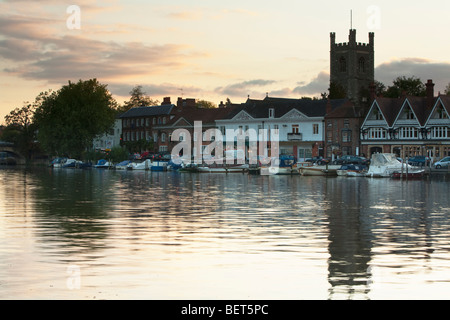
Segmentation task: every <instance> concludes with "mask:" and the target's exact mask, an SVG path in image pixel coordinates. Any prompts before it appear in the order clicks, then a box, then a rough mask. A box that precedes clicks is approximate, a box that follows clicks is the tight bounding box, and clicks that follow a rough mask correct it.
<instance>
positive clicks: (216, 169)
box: [197, 164, 249, 173]
mask: <svg viewBox="0 0 450 320" xmlns="http://www.w3.org/2000/svg"><path fill="white" fill-rule="evenodd" d="M248 168H249V166H248V164H243V165H223V166H221V165H211V166H198V167H197V171H198V172H208V173H244V172H247V171H248Z"/></svg>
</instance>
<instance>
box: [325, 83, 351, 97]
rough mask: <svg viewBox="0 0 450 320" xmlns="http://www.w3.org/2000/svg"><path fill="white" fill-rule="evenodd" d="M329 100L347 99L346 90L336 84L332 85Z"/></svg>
mask: <svg viewBox="0 0 450 320" xmlns="http://www.w3.org/2000/svg"><path fill="white" fill-rule="evenodd" d="M328 92H329V94H328V98H330V99H344V98H346V97H347V92H346V91H345V88H344V87H343V86H342V85H340V84H339V83H336V82H331V83H330V88H329V89H328Z"/></svg>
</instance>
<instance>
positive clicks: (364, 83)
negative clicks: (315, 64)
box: [330, 29, 375, 105]
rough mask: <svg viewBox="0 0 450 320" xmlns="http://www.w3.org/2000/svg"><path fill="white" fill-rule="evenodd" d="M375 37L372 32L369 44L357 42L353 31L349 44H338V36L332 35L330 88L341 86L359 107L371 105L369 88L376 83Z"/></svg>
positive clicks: (351, 31) (352, 30)
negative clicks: (332, 85) (335, 85)
mask: <svg viewBox="0 0 450 320" xmlns="http://www.w3.org/2000/svg"><path fill="white" fill-rule="evenodd" d="M374 37H375V35H374V33H373V32H370V33H369V43H360V42H356V30H354V29H351V30H350V35H349V42H346V43H336V34H335V33H334V32H332V33H331V34H330V41H331V44H330V87H331V84H337V85H339V86H341V87H342V88H343V89H344V90H345V92H346V94H347V97H348V98H349V99H350V100H352V101H353V102H354V103H356V104H357V105H359V104H366V103H369V101H368V99H369V86H370V85H371V84H372V83H373V82H374V81H375V50H374Z"/></svg>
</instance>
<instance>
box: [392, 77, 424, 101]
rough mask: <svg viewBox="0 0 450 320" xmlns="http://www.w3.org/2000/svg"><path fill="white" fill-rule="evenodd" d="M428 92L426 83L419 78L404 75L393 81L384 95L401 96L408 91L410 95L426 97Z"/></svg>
mask: <svg viewBox="0 0 450 320" xmlns="http://www.w3.org/2000/svg"><path fill="white" fill-rule="evenodd" d="M426 92H427V91H426V87H425V84H423V83H422V81H421V80H420V79H419V78H416V77H414V76H412V77H409V78H407V77H405V76H402V77H397V78H396V79H395V80H394V81H393V85H392V86H390V87H388V88H387V90H386V92H385V94H384V95H385V96H386V97H388V98H399V97H401V96H402V95H403V93H406V94H407V95H410V96H417V97H424V96H426Z"/></svg>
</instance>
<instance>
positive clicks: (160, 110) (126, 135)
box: [120, 99, 176, 152]
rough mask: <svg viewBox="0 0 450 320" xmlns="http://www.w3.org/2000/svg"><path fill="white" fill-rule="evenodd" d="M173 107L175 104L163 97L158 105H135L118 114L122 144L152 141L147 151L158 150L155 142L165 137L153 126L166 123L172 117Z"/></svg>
mask: <svg viewBox="0 0 450 320" xmlns="http://www.w3.org/2000/svg"><path fill="white" fill-rule="evenodd" d="M174 108H176V106H175V105H173V104H171V103H170V101H167V100H166V99H165V100H164V102H163V103H162V104H161V105H160V106H146V107H136V108H131V109H130V110H128V111H126V112H124V113H123V114H122V115H121V116H120V119H121V120H122V142H123V144H131V143H134V142H138V141H141V142H153V148H151V149H152V150H147V151H152V152H159V150H158V146H157V144H156V143H157V142H158V141H159V140H160V139H165V137H164V136H163V135H162V133H161V132H159V131H158V130H157V129H154V128H155V127H156V126H158V125H164V124H166V123H168V122H169V121H170V120H171V119H172V118H173V117H174V115H173V114H172V111H173V110H174ZM144 148H145V147H144ZM145 149H148V148H145ZM141 151H143V150H141Z"/></svg>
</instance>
